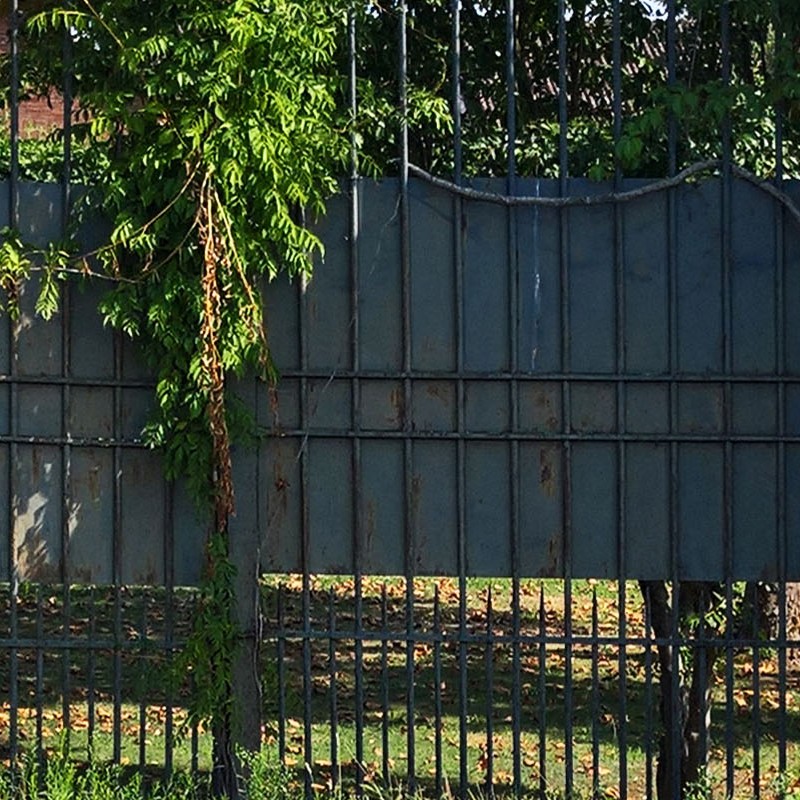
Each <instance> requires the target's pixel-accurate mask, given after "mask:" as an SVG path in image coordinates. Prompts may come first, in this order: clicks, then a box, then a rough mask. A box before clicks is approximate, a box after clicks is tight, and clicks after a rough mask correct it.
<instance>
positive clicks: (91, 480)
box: [87, 465, 100, 503]
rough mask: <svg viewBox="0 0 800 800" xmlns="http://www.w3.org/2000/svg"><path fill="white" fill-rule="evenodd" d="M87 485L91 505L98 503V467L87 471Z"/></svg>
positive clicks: (95, 466)
mask: <svg viewBox="0 0 800 800" xmlns="http://www.w3.org/2000/svg"><path fill="white" fill-rule="evenodd" d="M87 483H88V486H89V497H91V498H92V502H93V503H97V502H99V501H100V467H99V466H97V465H94V466H92V467H91V469H90V470H89V474H88V478H87Z"/></svg>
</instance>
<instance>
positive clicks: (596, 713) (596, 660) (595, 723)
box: [591, 587, 600, 798]
mask: <svg viewBox="0 0 800 800" xmlns="http://www.w3.org/2000/svg"><path fill="white" fill-rule="evenodd" d="M591 638H592V797H593V798H594V797H599V796H600V647H599V645H598V642H599V638H600V631H599V621H598V611H597V588H596V587H593V588H592V636H591Z"/></svg>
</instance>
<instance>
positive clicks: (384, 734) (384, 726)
mask: <svg viewBox="0 0 800 800" xmlns="http://www.w3.org/2000/svg"><path fill="white" fill-rule="evenodd" d="M381 633H382V634H383V635H382V637H381V761H382V763H381V772H382V773H383V785H384V788H388V787H389V786H390V785H391V778H392V776H391V773H390V772H389V642H388V640H387V637H388V634H389V611H388V606H387V602H386V583H383V584H381Z"/></svg>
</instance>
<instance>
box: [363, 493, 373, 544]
mask: <svg viewBox="0 0 800 800" xmlns="http://www.w3.org/2000/svg"><path fill="white" fill-rule="evenodd" d="M365 510H366V520H365V527H366V536H367V541H366V545H367V550H368V551H369V550H372V540H373V539H374V538H375V503H374V502H373V501H372V500H368V501H367V507H366V509H365Z"/></svg>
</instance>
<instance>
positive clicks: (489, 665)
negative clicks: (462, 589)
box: [484, 584, 494, 800]
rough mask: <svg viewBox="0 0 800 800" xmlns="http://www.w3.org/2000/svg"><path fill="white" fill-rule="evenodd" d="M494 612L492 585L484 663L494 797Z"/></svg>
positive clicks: (489, 793) (488, 779) (489, 775)
mask: <svg viewBox="0 0 800 800" xmlns="http://www.w3.org/2000/svg"><path fill="white" fill-rule="evenodd" d="M493 625H494V614H493V609H492V587H491V584H490V585H489V590H488V592H487V594H486V644H485V646H484V665H485V669H486V797H487V798H490V800H491V798H493V797H494V719H493V717H494V702H493V695H494V652H493V651H494V635H493V633H492V627H493Z"/></svg>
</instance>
